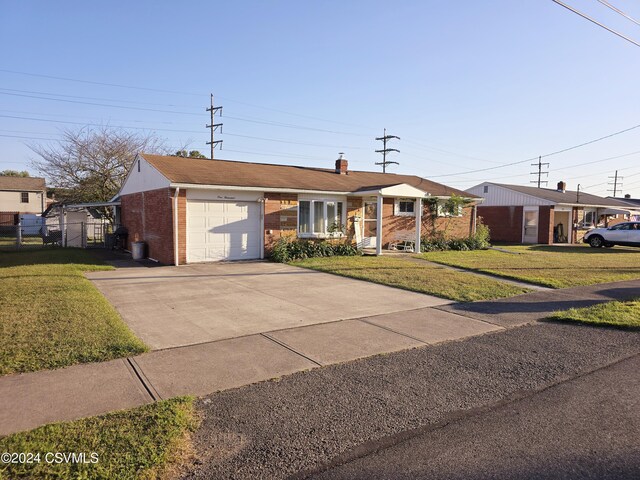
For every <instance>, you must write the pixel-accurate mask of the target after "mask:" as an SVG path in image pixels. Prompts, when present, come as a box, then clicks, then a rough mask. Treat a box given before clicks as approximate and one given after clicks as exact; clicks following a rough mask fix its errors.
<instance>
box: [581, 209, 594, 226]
mask: <svg viewBox="0 0 640 480" xmlns="http://www.w3.org/2000/svg"><path fill="white" fill-rule="evenodd" d="M595 224H596V211H595V210H585V211H584V218H583V219H582V226H583V227H584V228H589V227H593V226H594V225H595Z"/></svg>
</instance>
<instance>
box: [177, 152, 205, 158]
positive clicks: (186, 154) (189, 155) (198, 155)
mask: <svg viewBox="0 0 640 480" xmlns="http://www.w3.org/2000/svg"><path fill="white" fill-rule="evenodd" d="M175 156H176V157H185V158H207V157H206V155H203V154H202V153H200V152H199V151H198V150H191V151H189V152H187V151H186V150H178V151H177V152H176V153H175Z"/></svg>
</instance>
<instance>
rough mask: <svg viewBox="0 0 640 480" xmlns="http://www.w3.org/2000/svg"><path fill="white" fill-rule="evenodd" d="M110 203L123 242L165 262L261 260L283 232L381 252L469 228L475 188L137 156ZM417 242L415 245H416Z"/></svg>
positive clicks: (341, 168)
mask: <svg viewBox="0 0 640 480" xmlns="http://www.w3.org/2000/svg"><path fill="white" fill-rule="evenodd" d="M115 200H119V201H120V202H121V210H120V219H121V224H122V225H123V226H124V227H126V228H127V230H128V245H129V249H130V248H131V243H132V242H136V241H141V242H145V244H146V248H147V255H148V257H149V258H152V259H154V260H157V261H159V262H161V263H165V264H174V265H181V264H185V263H196V262H209V261H217V260H243V259H260V258H264V257H265V256H268V255H269V252H270V250H271V248H272V247H273V245H274V244H275V242H277V241H278V239H280V238H292V239H293V238H298V239H327V238H330V239H335V240H334V241H344V242H349V243H352V244H356V245H357V246H358V247H359V248H369V249H372V250H373V251H375V253H376V254H378V255H379V254H381V253H382V250H383V248H386V247H388V246H389V244H390V243H393V242H396V241H398V240H399V239H401V238H402V239H405V238H407V237H408V238H410V239H411V240H412V241H416V240H419V239H420V238H421V237H422V236H428V235H432V234H438V235H442V236H447V237H451V238H454V237H459V238H462V237H468V236H470V235H471V234H473V233H474V231H475V213H476V210H475V209H476V207H475V204H476V203H477V201H479V200H480V199H479V198H476V196H474V195H470V194H467V193H465V192H462V191H459V190H456V189H453V188H450V187H447V186H446V185H441V184H439V183H435V182H432V181H429V180H427V179H424V178H421V177H417V176H413V175H398V174H391V173H377V172H361V171H350V170H349V169H348V163H347V160H346V159H344V158H342V157H341V158H339V159H338V160H336V162H335V168H332V169H323V168H311V167H298V166H286V165H273V164H261V163H248V162H239V161H229V160H217V159H216V160H209V159H195V158H183V157H172V156H159V155H148V154H139V155H137V156H136V158H135V160H134V162H133V164H132V167H131V169H130V171H129V174H128V176H127V178H126V180H125V182H124V184H123V185H122V188H121V189H120V192H119V193H118V196H117V197H116V198H115ZM419 245H420V242H419V241H418V242H417V248H416V249H419Z"/></svg>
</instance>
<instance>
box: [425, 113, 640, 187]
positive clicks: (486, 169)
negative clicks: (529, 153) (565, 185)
mask: <svg viewBox="0 0 640 480" xmlns="http://www.w3.org/2000/svg"><path fill="white" fill-rule="evenodd" d="M636 128H640V125H634V126H633V127H629V128H625V129H624V130H620V131H618V132H615V133H611V134H609V135H605V136H604V137H599V138H596V139H595V140H589V141H588V142H584V143H580V144H578V145H574V146H572V147H568V148H563V149H562V150H557V151H555V152H551V153H547V154H545V155H540V157H539V158H547V157H551V156H553V155H559V154H560V153H565V152H568V151H570V150H575V149H576V148H580V147H584V146H586V145H591V144H592V143H596V142H600V141H602V140H606V139H607V138H611V137H615V136H616V135H621V134H623V133H626V132H629V131H631V130H635V129H636ZM533 160H536V157H533V158H527V159H526V160H519V161H517V162H510V163H503V164H501V165H497V166H495V167H487V168H480V169H477V170H467V171H465V172H458V173H448V174H444V175H431V178H436V177H453V176H457V175H465V174H467V173H477V172H486V171H489V170H496V169H498V168H504V167H510V166H512V165H520V164H522V163H526V162H531V161H533Z"/></svg>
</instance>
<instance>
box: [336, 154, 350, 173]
mask: <svg viewBox="0 0 640 480" xmlns="http://www.w3.org/2000/svg"><path fill="white" fill-rule="evenodd" d="M348 166H349V162H347V159H346V158H344V153H342V152H340V158H338V159H337V160H336V173H338V174H340V175H348V174H349V171H348Z"/></svg>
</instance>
